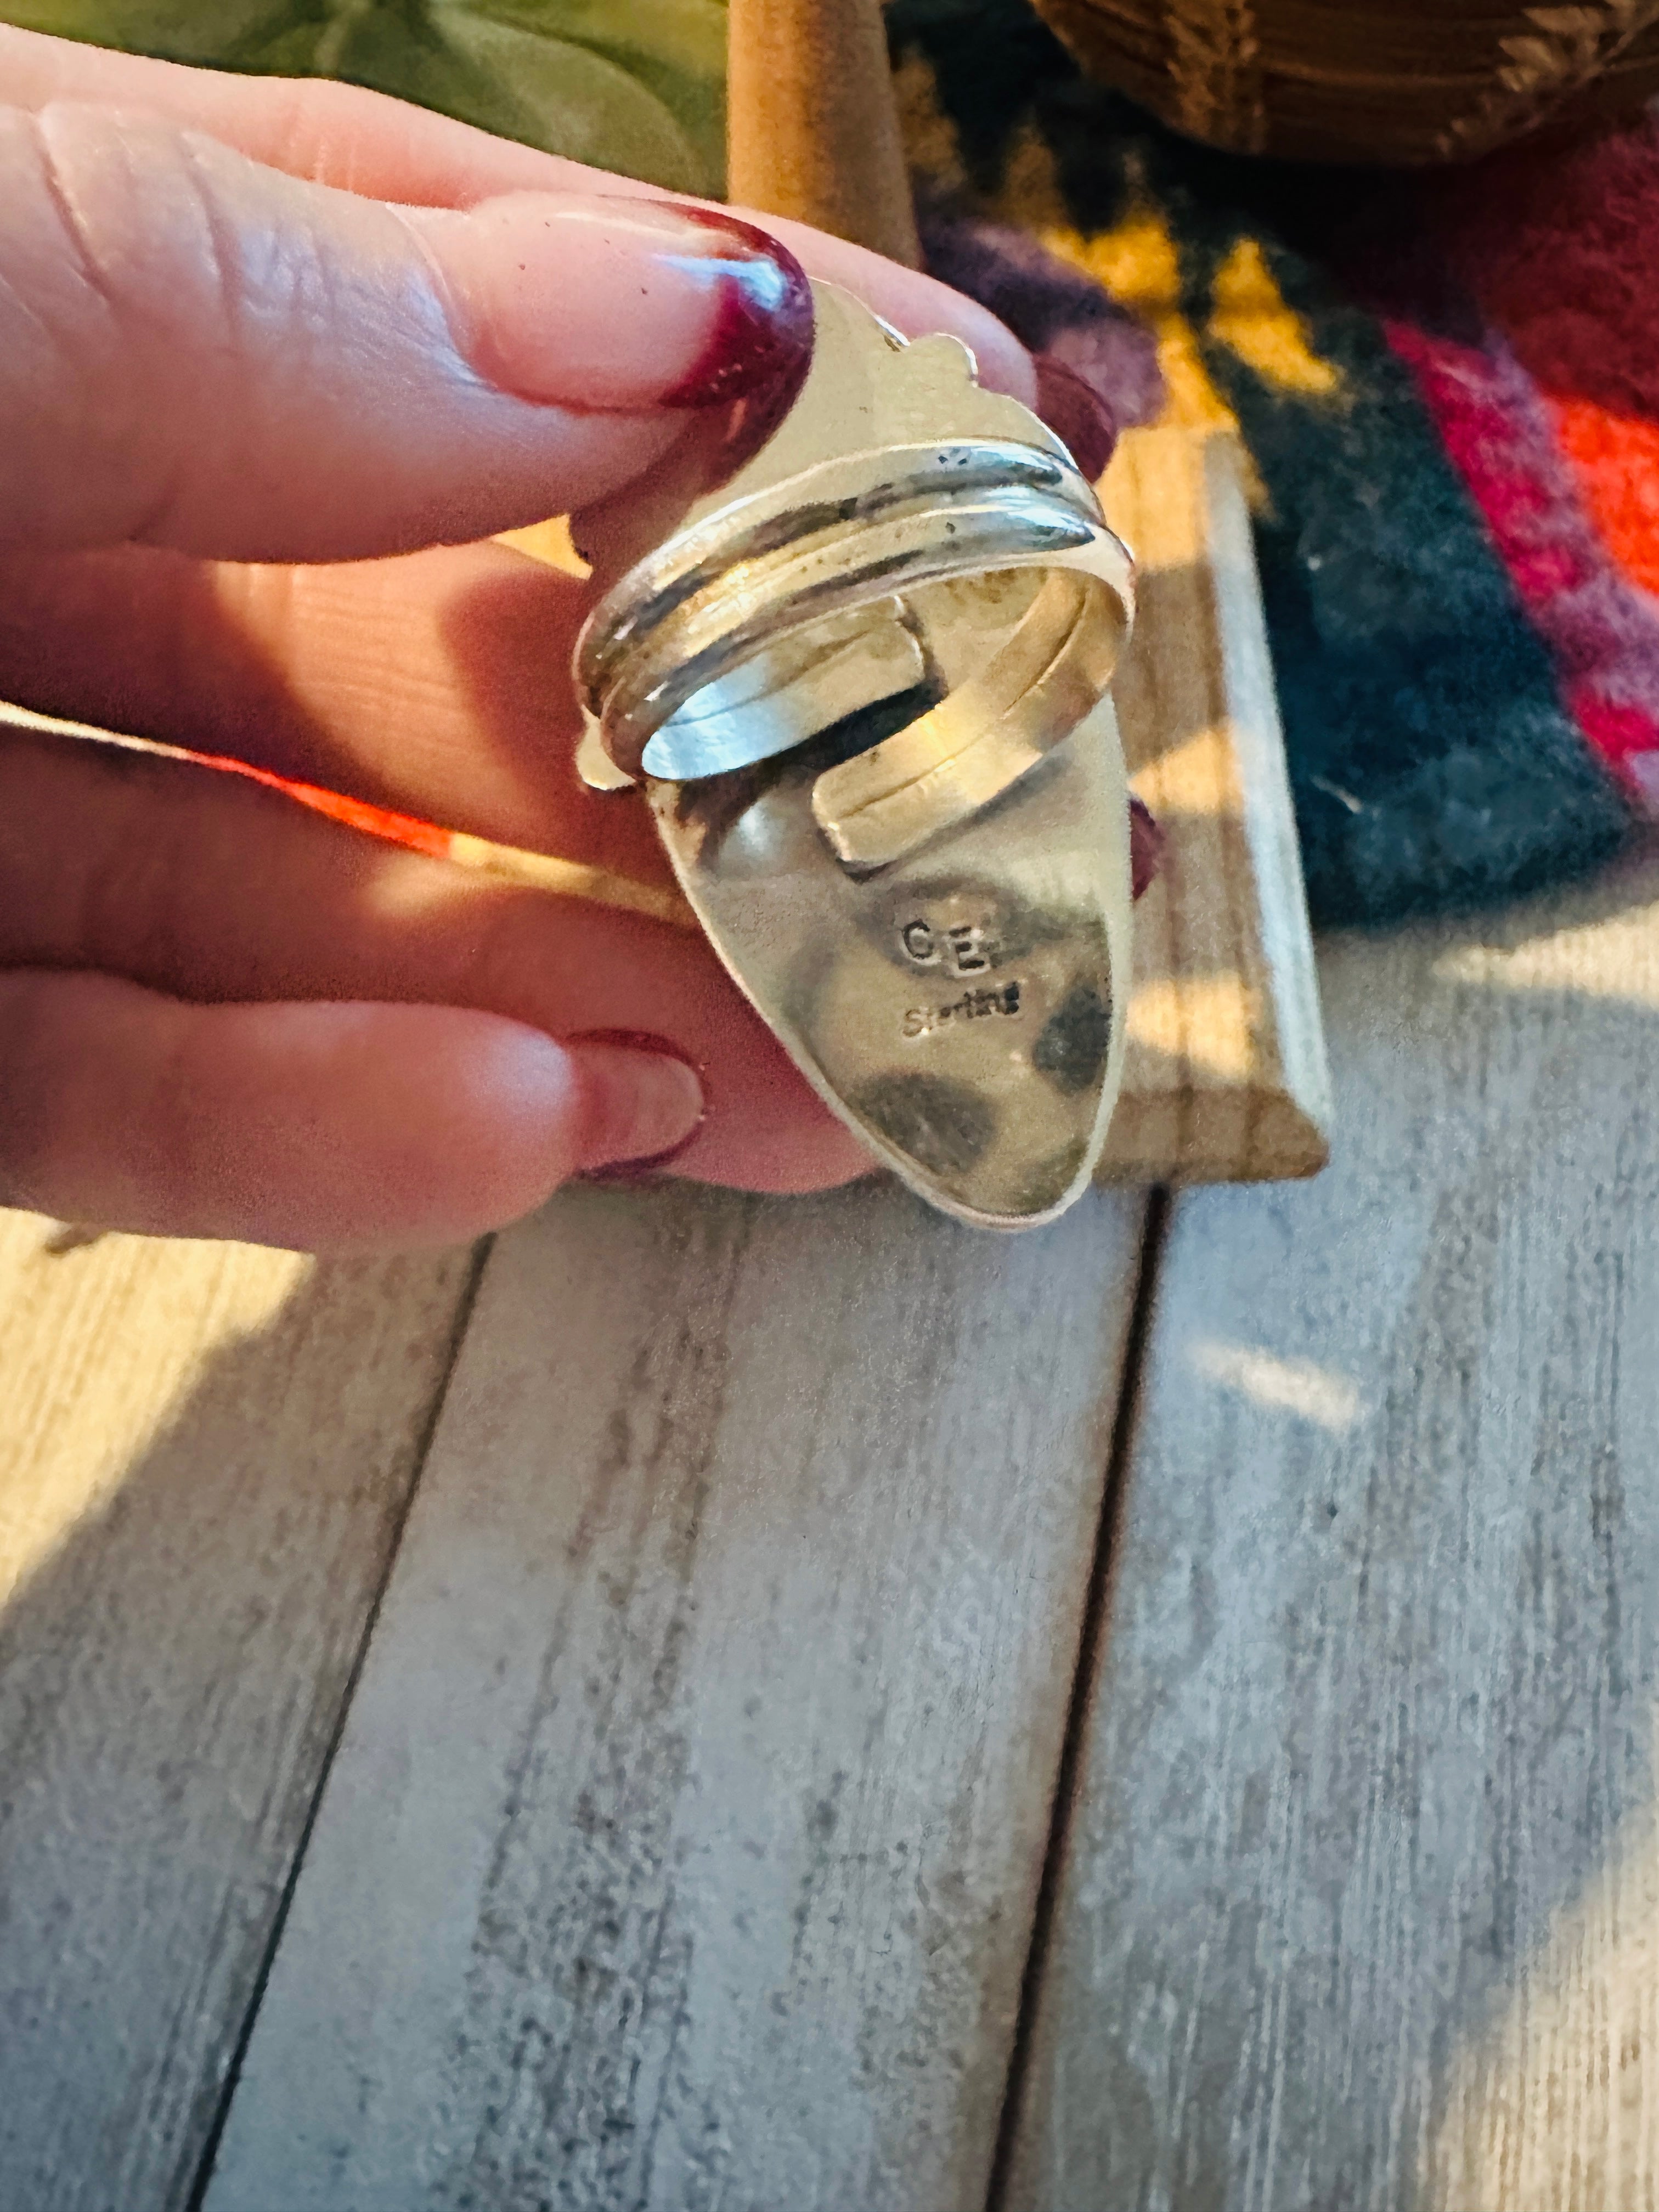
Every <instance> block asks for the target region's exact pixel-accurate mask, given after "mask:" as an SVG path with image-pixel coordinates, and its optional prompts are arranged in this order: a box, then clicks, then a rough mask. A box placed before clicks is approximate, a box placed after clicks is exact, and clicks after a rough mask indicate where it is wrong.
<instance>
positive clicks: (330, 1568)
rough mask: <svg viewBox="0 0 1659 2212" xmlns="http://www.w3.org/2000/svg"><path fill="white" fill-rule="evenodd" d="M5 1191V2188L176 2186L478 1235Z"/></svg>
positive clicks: (31, 2208) (1, 1990)
mask: <svg viewBox="0 0 1659 2212" xmlns="http://www.w3.org/2000/svg"><path fill="white" fill-rule="evenodd" d="M70 1244H71V1240H70V1239H67V1238H64V1237H54V1233H53V1231H52V1225H50V1224H48V1223H46V1222H43V1221H41V1220H40V1219H39V1218H37V1217H34V1216H31V1215H27V1214H19V1213H0V1344H3V1362H4V1364H3V1377H4V1388H3V1390H0V2204H3V2205H5V2206H6V2207H7V2208H8V2212H115V2208H119V2212H163V2208H179V2212H182V2208H183V2207H184V2205H185V2203H186V2201H187V2199H188V2197H189V2193H190V2190H191V2184H192V2181H193V2178H194V2175H195V2172H196V2168H197V2163H198V2161H199V2160H200V2158H201V2156H202V2154H203V2151H204V2146H205V2143H206V2142H207V2139H208V2136H209V2132H210V2128H211V2126H212V2124H213V2120H214V2116H215V2112H216V2105H217V2102H218V2099H219V2094H220V2088H221V2084H222V2081H223V2078H224V2075H225V2071H226V2069H227V2068H228V2065H229V2063H230V2061H231V2056H232V2053H233V2051H234V2049H235V2047H236V2043H237V2039H238V2037H239V2034H240V2029H241V2026H242V2021H243V2018H244V2015H245V2014H246V2010H247V2008H248V2005H249V2003H250V2002H251V2001H252V1995H253V1991H254V1989H255V1986H256V1983H257V1980H258V1975H259V1972H260V1969H261V1966H262V1963H263V1960H264V1954H265V1949H266V1946H267V1943H268V1942H269V1938H270V1929H271V1927H272V1923H273V1920H274V1917H275V1915H276V1909H277V1904H278V1900H279V1899H280V1897H281V1895H282V1892H283V1884H284V1881H285V1880H286V1878H287V1876H288V1874H289V1869H290V1866H291V1863H292V1861H293V1858H294V1855H295V1850H296V1848H297V1845H298V1843H299V1839H300V1836H301V1832H302V1830H303V1827H304V1825H305V1821H306V1819H307V1814H308V1812H309V1809H310V1807H311V1804H312V1801H313V1794H314V1791H315V1790H316V1786H317V1783H318V1779H319V1775H320V1772H321V1768H322V1765H323V1761H324V1759H325V1754H326V1752H327V1749H328V1747H329V1745H330V1743H331V1740H332V1737H333V1735H334V1732H335V1729H336V1726H337V1721H338V1717H339V1713H340V1710H341V1706H342V1703H343V1698H344V1695H345V1692H346V1687H347V1684H348V1681H349V1676H350V1672H351V1668H352V1666H353V1662H354V1660H355V1658H356V1654H357V1650H358V1648H359V1644H360V1642H361V1639H362V1636H363V1634H364V1632H365V1627H366V1624H367V1621H368V1613H369V1609H370V1607H371V1605H372V1603H373V1601H374V1595H375V1593H376V1591H377V1589H378V1588H379V1586H380V1580H381V1577H382V1575H383V1572H384V1569H385V1565H386V1559H387V1558H388V1555H389V1552H390V1549H391V1547H392V1543H393V1542H394V1541H395V1537H396V1533H397V1530H398V1525H399V1522H400V1520H401V1516H402V1513H403V1510H404V1503H405V1500H406V1498H407V1495H408V1492H409V1487H410V1481H411V1480H412V1476H413V1473H414V1469H415V1465H416V1457H417V1453H418V1449H419V1445H420V1443H421V1442H422V1437H423V1434H424V1431H425V1429H426V1426H427V1425H428V1421H429V1419H430V1416H431V1413H432V1411H433V1409H434V1406H435V1399H436V1396H437V1394H438V1392H439V1390H440V1389H441V1384H442V1381H443V1378H444V1376H445V1373H446V1371H447V1364H448V1360H449V1356H450V1349H451V1344H452V1340H453V1334H454V1332H455V1329H456V1326H457V1322H458V1316H459V1313H460V1311H461V1310H462V1307H463V1305H464V1303H465V1297H466V1293H467V1288H468V1281H469V1263H468V1261H467V1259H466V1256H465V1255H453V1256H450V1257H447V1258H442V1259H437V1260H434V1259H425V1260H421V1261H408V1262H401V1263H392V1264H387V1263H379V1264H374V1265H369V1264H357V1265H349V1266H344V1265H334V1266H331V1267H315V1266H313V1264H312V1263H310V1262H308V1261H304V1260H301V1259H300V1258H298V1257H296V1256H295V1255H292V1254H288V1253H277V1252H261V1251H253V1250H251V1249H247V1248H245V1247H239V1246H234V1245H211V1244H167V1243H149V1242H145V1241H144V1240H143V1239H140V1238H137V1237H105V1238H103V1239H101V1240H100V1241H99V1242H98V1243H95V1244H93V1245H91V1246H88V1247H84V1248H81V1249H62V1248H64V1247H65V1246H69V1245H70Z"/></svg>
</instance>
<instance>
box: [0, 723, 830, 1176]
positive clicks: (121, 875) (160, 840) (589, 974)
mask: <svg viewBox="0 0 1659 2212" xmlns="http://www.w3.org/2000/svg"><path fill="white" fill-rule="evenodd" d="M0 967H13V968H49V969H94V970H96V971H98V972H100V973H103V974H107V975H118V976H122V977H125V979H126V980H127V981H131V982H134V983H138V984H142V985H143V986H144V987H147V988H149V989H150V990H154V991H159V992H163V993H166V994H168V995H169V996H172V997H175V998H179V999H186V1000H192V1001H195V1002H197V1003H198V1004H203V1005H224V1004H240V1003H248V1002H259V1003H271V1002H281V1001H288V1000H313V999H320V1000H339V1001H343V1002H346V1001H357V1000H374V1001H379V1002H384V1003H387V1004H398V1005H412V1006H466V1007H472V1008H476V1009H477V1010H479V1011H480V1012H486V1013H492V1014H499V1015H501V1016H503V1017H504V1018H507V1020H509V1021H513V1022H521V1023H525V1024H528V1025H529V1026H531V1027H532V1028H534V1029H538V1030H541V1031H543V1032H544V1034H546V1035H548V1036H554V1037H557V1038H563V1039H569V1038H572V1037H577V1036H593V1035H595V1034H596V1033H606V1032H608V1033H612V1034H614V1033H617V1032H622V1031H625V1032H627V1033H629V1035H630V1036H634V1037H635V1038H638V1039H650V1038H655V1039H658V1040H660V1041H661V1046H662V1048H664V1049H666V1050H668V1051H670V1052H671V1053H674V1054H678V1055H679V1056H680V1057H681V1058H684V1059H686V1060H690V1061H691V1062H692V1063H693V1064H694V1065H695V1066H696V1068H697V1070H698V1072H699V1073H700V1074H701V1076H702V1085H703V1092H704V1096H705V1097H706V1099H707V1102H708V1119H707V1121H705V1122H704V1124H703V1125H702V1127H701V1128H700V1129H699V1131H698V1133H697V1134H696V1137H695V1139H693V1141H692V1144H691V1146H690V1147H689V1149H688V1150H687V1152H686V1153H685V1155H684V1162H683V1164H681V1166H679V1167H678V1168H677V1172H678V1171H683V1172H684V1173H686V1174H690V1175H694V1176H699V1177H701V1178H702V1180H704V1181H708V1182H729V1183H734V1184H737V1185H738V1186H739V1187H742V1188H750V1189H758V1190H805V1189H815V1188H821V1187H823V1185H825V1184H828V1183H832V1182H843V1181H845V1180H846V1179H847V1178H848V1176H853V1175H856V1174H860V1173H863V1172H865V1171H866V1170H867V1168H868V1165H869V1163H868V1159H867V1156H866V1154H865V1153H864V1152H863V1151H862V1150H861V1148H860V1146H858V1145H857V1144H856V1143H855V1142H854V1139H852V1137H851V1136H849V1135H848V1133H847V1132H846V1131H845V1130H844V1129H843V1128H842V1126H841V1124H840V1123H839V1122H837V1121H835V1120H834V1119H833V1117H832V1116H831V1115H829V1113H828V1112H827V1110H826V1109H824V1108H823V1106H822V1105H821V1104H820V1103H818V1101H817V1099H816V1098H814V1097H812V1095H811V1092H810V1091H808V1090H807V1088H806V1085H805V1084H804V1083H803V1082H802V1080H801V1079H800V1077H799V1075H798V1074H797V1073H796V1072H795V1070H794V1068H793V1066H792V1065H791V1063H790V1062H789V1060H788V1058H787V1055H786V1054H784V1052H783V1050H782V1048H781V1047H780V1046H779V1045H778V1044H777V1042H775V1039H774V1038H773V1037H772V1036H771V1035H770V1033H769V1031H768V1030H766V1029H765V1027H764V1026H763V1024H762V1023H761V1022H760V1020H759V1018H758V1017H757V1015H756V1014H755V1013H754V1012H752V1011H751V1009H750V1007H749V1006H747V1005H746V1004H745V1003H744V1000H742V999H741V998H740V997H739V996H738V993H737V991H736V990H735V988H734V987H733V986H732V983H731V981H729V979H728V978H727V977H726V975H725V973H724V971H723V970H722V969H720V966H719V963H717V962H716V960H715V959H714V955H713V953H712V952H711V951H709V950H708V946H707V945H706V944H705V943H704V942H703V940H702V939H701V937H699V936H696V935H695V934H693V933H690V932H686V931H682V930H678V929H674V928H671V927H665V926H664V925H662V924H660V923H657V922H653V921H647V920H645V919H642V918H641V917H639V916H636V915H627V914H618V913H615V912H612V911H609V910H606V909H604V908H599V907H595V906H592V905H589V904H587V903H586V902H583V901H581V900H578V899H565V898H560V897H556V896H549V895H547V894H545V893H542V892H538V891H534V890H522V889H520V888H518V887H516V886H512V885H506V884H496V883H494V882H492V881H490V880H489V878H483V877H482V876H479V875H477V874H474V873H471V872H468V871H465V870H462V869H459V868H455V867H452V866H448V865H447V864H446V863H445V862H443V861H441V860H429V859H427V858H425V857H423V856H422V855H420V854H414V853H407V852H399V851H397V850H395V849H393V848H390V847H388V846H386V845H383V844H380V843H379V842H376V841H374V840H373V839H370V838H367V837H363V836H360V835H358V834H356V833H355V832H353V831H350V830H348V829H342V828H339V827H337V825H336V824H334V823H328V822H324V821H320V820H319V819H317V818H316V817H314V816H313V815H309V814H307V813H306V812H304V811H301V809H299V808H297V807H295V806H294V805H291V804H289V802H287V801H285V800H283V799H279V798H277V797H276V796H274V795H273V794H271V793H268V792H265V791H262V790H260V789H258V788H257V787H250V786H248V785H246V784H242V783H240V782H238V781H234V780H233V779H231V778H229V777H226V776H221V775H213V774H212V773H211V772H210V771H207V770H203V769H191V768H184V767H179V766H177V765H175V764H173V763H163V762H156V761H154V760H149V759H146V758H144V757H142V756H137V757H135V756H133V755H131V754H122V753H119V752H117V751H115V750H113V749H111V748H106V747H102V746H99V745H95V744H82V743H76V742H74V741H72V740H61V739H59V740H53V739H40V738H27V737H22V736H20V735H17V734H15V733H12V734H9V735H6V736H4V737H3V738H0Z"/></svg>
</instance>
